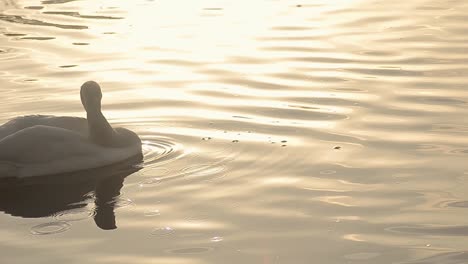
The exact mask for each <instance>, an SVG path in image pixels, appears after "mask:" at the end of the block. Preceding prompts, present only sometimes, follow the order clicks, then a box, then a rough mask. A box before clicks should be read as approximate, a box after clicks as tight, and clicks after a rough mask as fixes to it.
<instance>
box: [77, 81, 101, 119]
mask: <svg viewBox="0 0 468 264" xmlns="http://www.w3.org/2000/svg"><path fill="white" fill-rule="evenodd" d="M80 96H81V103H82V104H83V107H84V108H85V110H86V112H88V111H100V110H101V99H102V92H101V87H100V86H99V84H98V83H97V82H95V81H87V82H85V83H83V85H81V90H80Z"/></svg>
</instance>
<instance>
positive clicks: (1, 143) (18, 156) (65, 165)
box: [0, 81, 141, 178]
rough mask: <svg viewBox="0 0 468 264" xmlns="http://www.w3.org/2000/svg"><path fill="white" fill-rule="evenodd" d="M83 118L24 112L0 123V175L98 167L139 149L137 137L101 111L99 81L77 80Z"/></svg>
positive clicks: (122, 158)
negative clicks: (25, 113)
mask: <svg viewBox="0 0 468 264" xmlns="http://www.w3.org/2000/svg"><path fill="white" fill-rule="evenodd" d="M80 95H81V102H82V104H83V107H84V109H85V110H86V114H87V115H86V117H87V118H86V119H85V118H78V117H66V116H43V115H34V116H24V117H18V118H15V119H12V120H10V121H8V122H7V123H5V124H3V125H2V126H0V178H2V177H30V176H40V175H50V174H58V173H64V172H73V171H79V170H84V169H90V168H97V167H102V166H105V165H110V164H113V163H117V162H120V161H123V160H126V159H128V158H130V157H133V156H135V155H139V154H141V140H140V138H139V137H138V136H137V135H136V134H135V133H134V132H132V131H130V130H128V129H125V128H112V127H111V125H110V124H109V123H108V122H107V120H106V118H105V117H104V115H103V114H102V112H101V99H102V93H101V88H100V86H99V84H97V83H96V82H94V81H88V82H85V83H84V84H83V85H82V86H81V91H80Z"/></svg>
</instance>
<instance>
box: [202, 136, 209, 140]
mask: <svg viewBox="0 0 468 264" xmlns="http://www.w3.org/2000/svg"><path fill="white" fill-rule="evenodd" d="M210 139H211V137H204V138H202V140H210Z"/></svg>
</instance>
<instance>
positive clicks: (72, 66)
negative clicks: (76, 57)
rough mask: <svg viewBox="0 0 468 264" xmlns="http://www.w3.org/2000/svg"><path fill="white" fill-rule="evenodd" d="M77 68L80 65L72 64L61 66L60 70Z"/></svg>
mask: <svg viewBox="0 0 468 264" xmlns="http://www.w3.org/2000/svg"><path fill="white" fill-rule="evenodd" d="M76 66H78V65H75V64H71V65H61V66H59V67H60V68H74V67H76Z"/></svg>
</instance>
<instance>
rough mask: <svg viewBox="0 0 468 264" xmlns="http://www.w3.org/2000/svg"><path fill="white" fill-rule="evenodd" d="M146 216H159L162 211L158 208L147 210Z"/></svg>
mask: <svg viewBox="0 0 468 264" xmlns="http://www.w3.org/2000/svg"><path fill="white" fill-rule="evenodd" d="M144 214H145V216H158V215H161V212H160V211H159V210H158V209H154V210H149V211H146V212H145V213H144Z"/></svg>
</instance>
